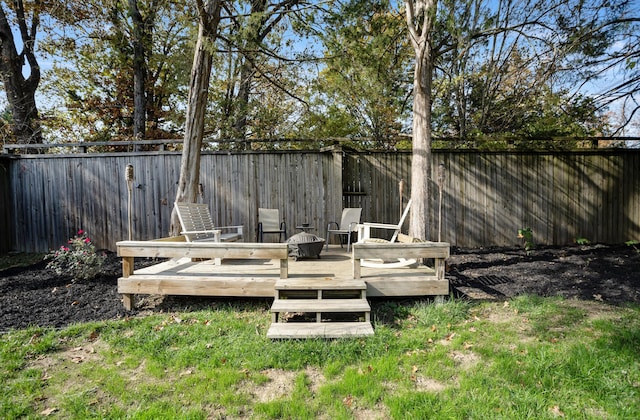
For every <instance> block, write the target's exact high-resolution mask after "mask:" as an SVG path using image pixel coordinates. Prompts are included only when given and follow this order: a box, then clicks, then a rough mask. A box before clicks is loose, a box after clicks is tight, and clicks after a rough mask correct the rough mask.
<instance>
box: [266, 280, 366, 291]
mask: <svg viewBox="0 0 640 420" xmlns="http://www.w3.org/2000/svg"><path fill="white" fill-rule="evenodd" d="M275 289H276V290H366V289H367V285H366V284H365V282H364V281H362V280H353V279H333V278H330V277H329V278H326V277H325V278H318V279H314V278H303V279H296V278H288V279H280V280H278V281H276V285H275Z"/></svg>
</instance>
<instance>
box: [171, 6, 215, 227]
mask: <svg viewBox="0 0 640 420" xmlns="http://www.w3.org/2000/svg"><path fill="white" fill-rule="evenodd" d="M221 3H222V0H207V2H206V4H203V3H202V1H198V11H199V17H200V25H199V30H198V41H197V43H196V50H195V54H194V58H193V67H192V68H191V82H190V84H189V98H188V103H187V114H186V120H185V132H184V144H183V149H182V160H181V162H180V178H179V180H178V191H177V194H176V200H175V201H176V202H191V203H195V201H196V199H197V197H198V191H199V190H198V186H199V183H200V149H201V147H202V138H203V136H204V117H205V113H206V109H207V96H208V93H209V80H210V77H211V65H212V56H211V49H212V45H213V43H214V41H215V38H216V35H217V32H218V23H219V22H220V9H221ZM179 232H180V221H179V219H178V215H177V214H176V212H175V209H174V210H173V211H172V213H171V227H170V235H172V236H175V235H178V234H179Z"/></svg>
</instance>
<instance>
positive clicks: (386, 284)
mask: <svg viewBox="0 0 640 420" xmlns="http://www.w3.org/2000/svg"><path fill="white" fill-rule="evenodd" d="M450 247H451V245H450V244H449V243H447V242H417V243H403V242H372V243H368V242H364V243H355V244H353V245H352V249H353V251H352V260H353V278H354V279H362V280H364V281H365V282H366V284H367V296H368V297H381V296H443V295H448V294H449V281H448V280H447V279H445V277H444V268H445V259H446V258H448V257H449V253H450ZM399 258H404V259H417V260H420V259H434V262H435V263H434V267H427V266H424V265H418V266H405V267H397V266H396V267H394V266H390V267H388V268H385V267H377V268H375V269H374V268H367V267H364V266H363V265H362V260H363V259H365V260H368V259H379V260H390V259H399Z"/></svg>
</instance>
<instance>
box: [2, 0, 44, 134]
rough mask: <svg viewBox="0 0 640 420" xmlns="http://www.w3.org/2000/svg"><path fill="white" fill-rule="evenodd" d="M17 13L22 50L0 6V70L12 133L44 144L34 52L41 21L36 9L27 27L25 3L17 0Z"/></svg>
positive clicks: (38, 76)
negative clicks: (26, 67) (26, 74)
mask: <svg viewBox="0 0 640 420" xmlns="http://www.w3.org/2000/svg"><path fill="white" fill-rule="evenodd" d="M15 12H16V16H17V20H18V26H19V30H20V35H21V38H22V43H23V49H22V52H20V53H18V51H17V49H16V44H15V40H14V36H13V32H12V28H11V25H10V24H9V21H8V20H7V16H6V14H5V10H4V6H2V5H0V51H1V54H2V56H1V57H0V73H1V75H2V81H3V83H4V89H5V93H6V95H7V101H8V102H9V108H10V110H11V116H12V118H13V122H12V132H13V135H14V137H15V139H16V142H17V143H22V144H35V143H42V129H41V127H40V117H39V115H38V108H37V106H36V98H35V95H36V89H37V88H38V85H39V84H40V66H39V65H38V61H37V60H36V56H35V53H34V47H35V41H36V40H35V34H36V31H37V28H38V24H39V17H38V14H37V13H38V12H37V11H34V12H33V13H34V15H33V18H32V24H31V26H30V27H27V22H26V17H25V12H24V6H23V5H22V2H17V3H16V10H15ZM25 59H26V60H27V63H28V65H29V67H30V74H29V77H28V78H26V79H25V77H24V76H23V72H22V68H23V67H24V60H25Z"/></svg>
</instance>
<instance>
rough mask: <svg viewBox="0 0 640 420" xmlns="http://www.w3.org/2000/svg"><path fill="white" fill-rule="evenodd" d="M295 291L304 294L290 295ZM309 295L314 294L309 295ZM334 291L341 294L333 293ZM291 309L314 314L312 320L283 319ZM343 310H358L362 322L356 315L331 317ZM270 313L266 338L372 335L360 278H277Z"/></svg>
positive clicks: (368, 312) (365, 291)
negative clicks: (350, 317)
mask: <svg viewBox="0 0 640 420" xmlns="http://www.w3.org/2000/svg"><path fill="white" fill-rule="evenodd" d="M299 294H304V295H305V296H298V297H297V298H296V297H294V295H299ZM309 294H311V295H315V296H316V297H315V298H310V297H309V296H308V295H309ZM336 294H338V295H341V297H338V296H335V295H336ZM330 295H331V296H330ZM354 296H356V297H354ZM292 312H302V313H315V314H316V322H287V321H286V320H285V319H286V316H284V314H286V313H292ZM346 313H355V314H359V313H361V314H363V316H364V322H363V321H362V317H360V316H359V315H358V316H357V317H356V319H354V320H352V321H344V318H343V317H337V319H336V317H333V316H332V314H334V315H335V314H346ZM271 314H272V323H271V327H270V328H269V331H268V332H267V337H269V338H293V339H295V338H315V337H322V338H340V337H364V336H368V335H373V326H372V325H371V319H370V318H371V306H370V305H369V301H368V300H367V285H366V283H365V282H364V281H363V280H360V279H345V278H339V279H337V278H331V277H305V278H288V279H280V280H277V281H276V284H275V299H274V301H273V305H272V306H271Z"/></svg>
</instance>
